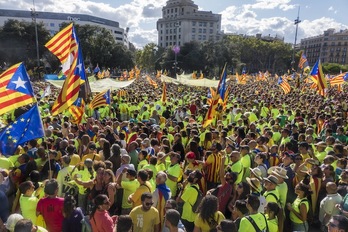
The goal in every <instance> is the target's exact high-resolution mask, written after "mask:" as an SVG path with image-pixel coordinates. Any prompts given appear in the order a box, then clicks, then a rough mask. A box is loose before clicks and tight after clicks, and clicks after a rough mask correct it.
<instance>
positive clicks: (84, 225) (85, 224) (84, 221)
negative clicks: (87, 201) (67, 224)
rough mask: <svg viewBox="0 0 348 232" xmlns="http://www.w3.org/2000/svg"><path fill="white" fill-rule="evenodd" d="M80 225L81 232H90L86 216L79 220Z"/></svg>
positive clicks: (90, 228)
mask: <svg viewBox="0 0 348 232" xmlns="http://www.w3.org/2000/svg"><path fill="white" fill-rule="evenodd" d="M81 224H82V230H81V231H82V232H92V226H91V223H90V222H89V218H88V216H84V217H83V218H82V220H81Z"/></svg>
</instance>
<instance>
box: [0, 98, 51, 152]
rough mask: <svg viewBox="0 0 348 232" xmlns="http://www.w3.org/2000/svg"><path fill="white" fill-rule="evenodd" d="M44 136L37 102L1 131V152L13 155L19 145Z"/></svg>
mask: <svg viewBox="0 0 348 232" xmlns="http://www.w3.org/2000/svg"><path fill="white" fill-rule="evenodd" d="M41 137H44V129H43V126H42V121H41V118H40V113H39V109H38V106H37V104H35V105H34V106H33V107H31V108H30V109H29V110H28V111H27V112H25V113H24V114H22V115H21V116H19V117H18V118H16V120H15V121H14V122H12V123H11V124H10V125H8V126H7V127H5V128H4V129H3V130H2V131H1V132H0V152H1V153H2V154H4V155H6V156H10V155H13V154H14V153H15V151H16V149H17V147H18V146H19V145H22V144H24V143H25V142H27V141H30V140H32V139H36V138H41Z"/></svg>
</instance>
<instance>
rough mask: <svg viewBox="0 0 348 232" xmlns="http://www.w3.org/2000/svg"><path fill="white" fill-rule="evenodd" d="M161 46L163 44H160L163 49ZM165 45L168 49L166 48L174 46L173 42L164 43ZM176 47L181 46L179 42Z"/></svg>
mask: <svg viewBox="0 0 348 232" xmlns="http://www.w3.org/2000/svg"><path fill="white" fill-rule="evenodd" d="M163 44H164V43H160V47H163ZM165 45H166V47H168V46H173V45H175V42H166V43H165ZM178 45H179V46H180V45H181V44H180V41H179V43H178Z"/></svg>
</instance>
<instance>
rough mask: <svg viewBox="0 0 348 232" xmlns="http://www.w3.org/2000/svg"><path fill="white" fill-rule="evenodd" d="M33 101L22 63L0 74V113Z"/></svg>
mask: <svg viewBox="0 0 348 232" xmlns="http://www.w3.org/2000/svg"><path fill="white" fill-rule="evenodd" d="M33 102H36V99H35V97H34V92H33V89H32V87H31V84H30V81H29V77H28V74H27V71H26V70H25V67H24V65H23V63H18V64H15V65H13V66H11V67H10V68H9V69H7V70H6V71H5V72H3V73H2V74H1V75H0V115H2V114H5V113H7V112H9V111H11V110H14V109H16V108H18V107H21V106H25V105H28V104H30V103H33Z"/></svg>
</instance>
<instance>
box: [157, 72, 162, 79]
mask: <svg viewBox="0 0 348 232" xmlns="http://www.w3.org/2000/svg"><path fill="white" fill-rule="evenodd" d="M161 75H162V71H161V70H157V74H156V78H161Z"/></svg>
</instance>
